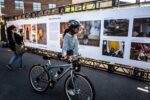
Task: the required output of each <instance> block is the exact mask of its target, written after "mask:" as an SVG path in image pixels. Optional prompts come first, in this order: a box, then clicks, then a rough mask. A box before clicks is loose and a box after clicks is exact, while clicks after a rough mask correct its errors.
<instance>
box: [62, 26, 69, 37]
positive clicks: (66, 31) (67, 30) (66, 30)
mask: <svg viewBox="0 0 150 100" xmlns="http://www.w3.org/2000/svg"><path fill="white" fill-rule="evenodd" d="M68 32H70V29H69V28H67V29H65V31H64V34H63V38H64V37H65V35H66V33H68Z"/></svg>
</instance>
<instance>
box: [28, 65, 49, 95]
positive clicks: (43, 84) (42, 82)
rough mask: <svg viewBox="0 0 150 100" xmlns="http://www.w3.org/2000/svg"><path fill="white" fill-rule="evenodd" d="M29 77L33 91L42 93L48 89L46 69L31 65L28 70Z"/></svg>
mask: <svg viewBox="0 0 150 100" xmlns="http://www.w3.org/2000/svg"><path fill="white" fill-rule="evenodd" d="M29 79H30V84H31V86H32V88H33V89H34V90H35V91H37V92H39V93H43V92H45V91H46V90H47V89H48V86H49V79H50V77H49V74H48V71H46V69H45V68H44V67H43V66H41V65H34V66H32V67H31V69H30V71H29Z"/></svg>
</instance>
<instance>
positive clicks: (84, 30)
mask: <svg viewBox="0 0 150 100" xmlns="http://www.w3.org/2000/svg"><path fill="white" fill-rule="evenodd" d="M81 25H82V26H81V31H80V32H79V34H78V39H79V41H80V44H81V45H89V46H99V43H100V32H101V21H100V20H95V21H81Z"/></svg>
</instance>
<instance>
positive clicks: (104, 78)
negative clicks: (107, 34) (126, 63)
mask: <svg viewBox="0 0 150 100" xmlns="http://www.w3.org/2000/svg"><path fill="white" fill-rule="evenodd" d="M11 55H12V52H11V51H10V50H9V49H8V48H2V47H0V100H67V98H66V96H65V93H64V80H65V78H66V76H65V77H64V78H63V79H62V80H60V82H59V83H58V84H57V85H56V87H55V88H54V89H50V88H49V89H48V91H47V92H45V93H44V94H39V93H37V92H35V91H34V90H33V89H32V88H31V85H30V83H29V69H30V67H31V66H32V65H34V64H39V63H40V64H44V63H46V61H44V60H43V59H42V57H40V56H37V55H33V54H29V53H26V54H24V56H23V62H24V65H25V66H26V68H24V69H18V68H16V67H19V64H18V62H16V63H15V64H14V65H13V67H14V69H13V70H12V71H9V70H8V69H7V68H6V67H5V65H6V64H7V63H8V60H9V59H10V57H11ZM62 63H64V62H61V61H58V60H52V64H62ZM81 72H82V73H84V74H86V75H87V77H88V78H89V79H90V80H91V82H92V83H93V85H94V88H95V91H96V98H95V100H150V93H147V92H144V91H141V90H138V89H137V88H138V87H142V88H143V87H145V86H147V84H146V83H145V82H142V81H138V80H135V79H131V78H129V77H126V76H121V75H117V74H113V73H108V72H105V71H101V70H96V69H92V68H88V67H84V66H83V67H82V70H81Z"/></svg>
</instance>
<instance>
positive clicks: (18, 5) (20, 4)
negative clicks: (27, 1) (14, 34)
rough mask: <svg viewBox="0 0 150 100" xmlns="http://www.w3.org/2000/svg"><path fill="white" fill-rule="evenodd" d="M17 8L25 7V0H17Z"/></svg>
mask: <svg viewBox="0 0 150 100" xmlns="http://www.w3.org/2000/svg"><path fill="white" fill-rule="evenodd" d="M15 8H16V9H24V2H23V1H19V0H16V1H15Z"/></svg>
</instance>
